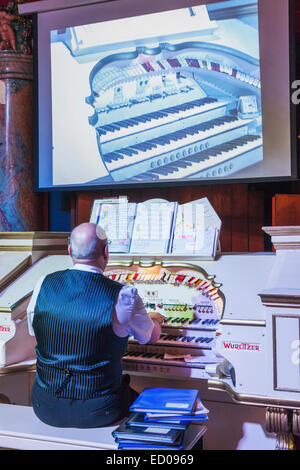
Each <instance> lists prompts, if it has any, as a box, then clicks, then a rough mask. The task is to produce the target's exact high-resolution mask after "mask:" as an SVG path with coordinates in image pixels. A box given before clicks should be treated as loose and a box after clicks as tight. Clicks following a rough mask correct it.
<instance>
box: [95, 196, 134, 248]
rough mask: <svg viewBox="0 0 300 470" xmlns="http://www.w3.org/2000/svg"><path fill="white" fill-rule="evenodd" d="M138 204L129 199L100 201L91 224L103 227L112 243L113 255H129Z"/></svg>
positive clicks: (110, 246)
mask: <svg viewBox="0 0 300 470" xmlns="http://www.w3.org/2000/svg"><path fill="white" fill-rule="evenodd" d="M135 212H136V203H128V200H127V198H125V197H122V198H119V199H113V198H112V199H103V200H98V201H97V204H96V205H95V208H94V210H93V211H92V216H91V220H90V222H93V223H96V224H99V225H101V227H102V228H103V230H104V231H105V232H106V235H107V239H108V240H109V242H110V245H109V251H110V252H111V253H129V250H130V243H131V236H132V230H133V225H134V219H135Z"/></svg>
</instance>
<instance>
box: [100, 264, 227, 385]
mask: <svg viewBox="0 0 300 470" xmlns="http://www.w3.org/2000/svg"><path fill="white" fill-rule="evenodd" d="M106 275H107V276H109V277H110V278H112V279H119V281H121V282H122V280H123V282H125V283H126V284H132V285H134V286H135V287H136V288H137V289H138V292H139V293H140V295H141V296H142V298H143V300H144V304H145V306H146V309H148V310H149V311H158V312H162V311H163V312H164V314H165V315H166V317H165V320H164V323H163V327H162V334H161V337H160V339H159V340H158V342H157V343H155V345H139V344H137V342H136V341H133V340H131V339H129V346H128V351H127V353H126V355H125V356H124V358H123V367H124V369H125V370H127V371H129V372H133V371H137V372H146V371H151V372H152V373H155V372H157V373H159V374H160V373H163V374H166V375H180V376H182V377H185V376H186V377H191V378H200V379H203V378H207V377H208V375H207V373H206V372H205V364H209V363H217V362H219V360H220V358H219V357H218V356H217V355H216V353H215V342H216V329H217V326H218V324H219V322H220V318H221V317H222V314H223V307H224V299H223V297H222V293H221V292H219V285H217V284H215V283H214V280H213V276H210V277H209V276H208V275H207V274H206V273H205V272H204V271H202V270H201V269H199V268H197V267H196V266H188V265H187V266H186V267H185V268H184V267H183V266H172V264H170V266H168V264H166V263H165V264H164V267H162V266H161V265H156V266H154V267H151V268H141V267H139V266H137V265H133V266H131V268H130V270H129V269H128V268H122V267H121V266H119V267H114V270H113V271H110V270H109V271H108V272H107V273H106Z"/></svg>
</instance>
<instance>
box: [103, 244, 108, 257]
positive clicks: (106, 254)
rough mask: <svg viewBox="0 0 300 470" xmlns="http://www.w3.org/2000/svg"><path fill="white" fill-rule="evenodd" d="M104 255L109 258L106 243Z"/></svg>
mask: <svg viewBox="0 0 300 470" xmlns="http://www.w3.org/2000/svg"><path fill="white" fill-rule="evenodd" d="M104 256H105V258H108V245H105V247H104Z"/></svg>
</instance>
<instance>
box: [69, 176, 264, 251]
mask: <svg viewBox="0 0 300 470" xmlns="http://www.w3.org/2000/svg"><path fill="white" fill-rule="evenodd" d="M124 194H126V195H127V196H128V198H129V200H130V201H134V202H143V201H146V200H147V199H152V198H162V199H166V200H168V201H178V202H179V203H180V204H184V203H186V202H189V201H193V200H195V199H200V198H203V197H207V199H208V200H209V202H210V203H211V205H212V206H213V208H214V209H215V211H216V213H217V214H218V215H219V217H220V219H221V221H222V230H221V235H220V242H221V250H222V252H223V253H225V252H249V251H263V249H264V236H263V232H262V230H261V227H262V226H263V225H264V192H263V191H262V190H261V189H260V190H257V189H255V187H252V189H251V190H249V188H248V185H247V184H220V185H209V186H208V185H207V186H206V185H202V186H196V185H195V186H181V187H176V186H172V187H165V188H163V187H161V188H155V189H154V188H139V189H136V188H129V189H127V190H118V191H117V190H106V191H97V192H89V193H88V192H80V193H78V194H77V195H76V205H75V208H74V212H75V217H74V218H73V226H74V225H75V224H76V225H77V224H80V223H83V222H88V220H89V217H90V213H91V208H92V204H93V200H94V199H98V198H99V199H101V198H104V197H112V196H119V195H124Z"/></svg>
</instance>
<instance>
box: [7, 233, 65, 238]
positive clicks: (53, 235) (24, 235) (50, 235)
mask: <svg viewBox="0 0 300 470" xmlns="http://www.w3.org/2000/svg"><path fill="white" fill-rule="evenodd" d="M69 236H70V233H69V232H0V240H2V239H8V240H10V239H11V240H21V239H24V240H33V239H39V240H43V239H51V240H52V239H53V238H68V237H69Z"/></svg>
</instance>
